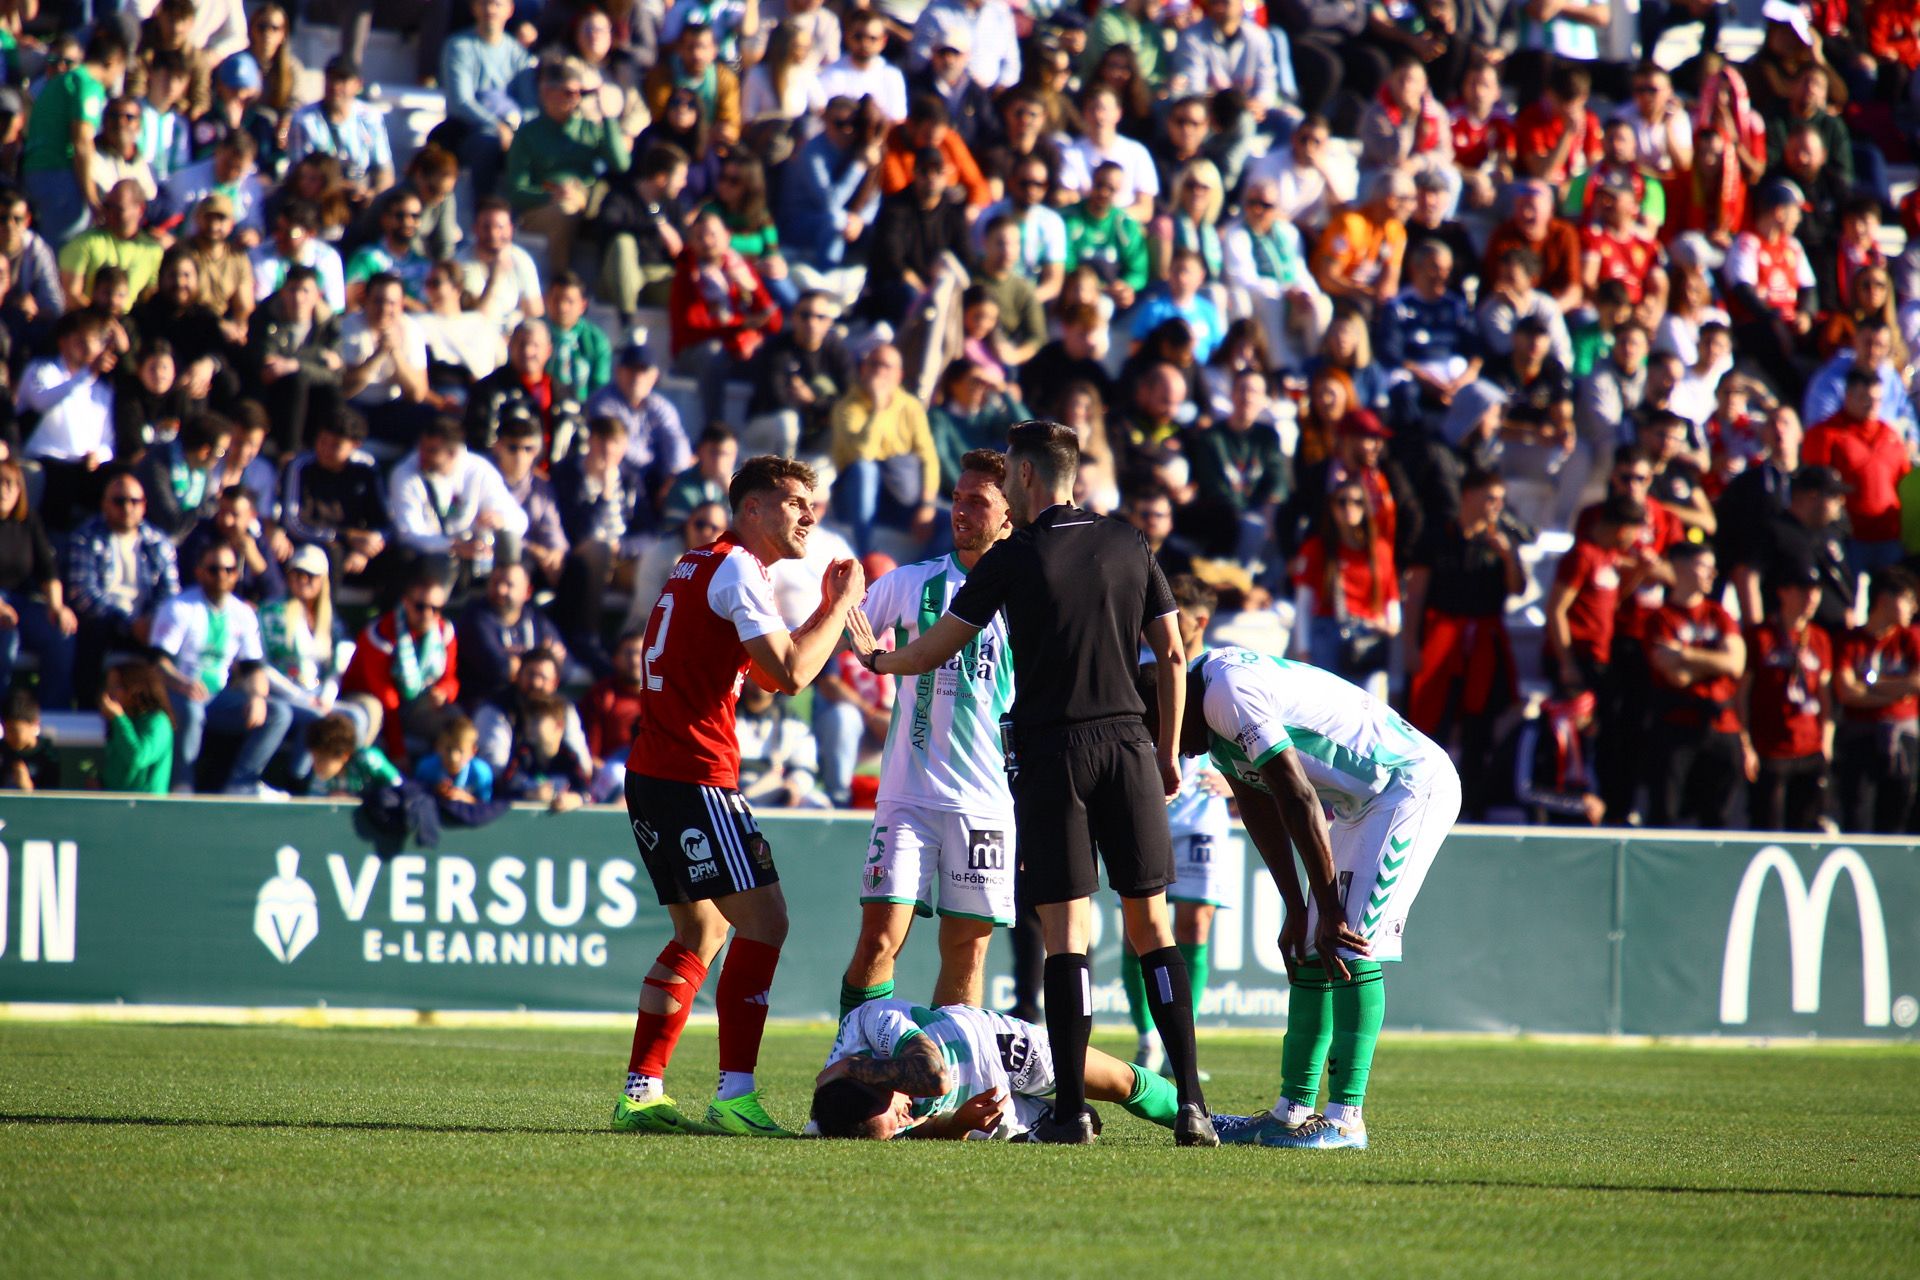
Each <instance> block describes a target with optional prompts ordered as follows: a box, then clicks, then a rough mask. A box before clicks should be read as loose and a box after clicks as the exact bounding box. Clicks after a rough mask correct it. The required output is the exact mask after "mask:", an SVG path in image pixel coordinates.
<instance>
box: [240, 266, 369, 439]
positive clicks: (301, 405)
mask: <svg viewBox="0 0 1920 1280" xmlns="http://www.w3.org/2000/svg"><path fill="white" fill-rule="evenodd" d="M339 347H340V321H339V319H338V318H337V317H335V316H333V315H330V314H328V313H327V311H326V310H325V308H324V306H323V302H322V298H321V296H320V277H319V276H318V275H317V274H316V273H315V272H314V270H313V268H311V267H294V268H292V269H291V270H289V271H288V272H287V277H286V280H285V282H284V283H283V284H281V286H280V287H279V288H278V289H277V290H275V291H274V293H273V295H272V296H271V297H269V298H268V299H267V300H266V301H265V302H264V303H262V304H261V305H260V306H259V307H256V308H255V309H254V311H253V314H252V315H251V316H250V317H249V319H248V322H247V345H246V352H245V355H244V356H243V357H242V365H243V367H244V368H245V370H246V379H247V383H248V386H249V388H250V389H253V390H255V391H256V392H257V394H259V395H260V396H261V397H262V400H263V403H265V405H266V406H267V410H268V417H269V420H270V421H271V422H272V423H273V436H274V440H275V442H276V443H277V444H278V446H279V450H278V451H279V453H280V455H281V456H282V457H288V458H290V457H292V456H293V454H295V453H297V452H298V451H299V450H300V449H301V448H302V447H303V446H304V445H306V444H307V443H308V439H307V437H308V424H309V423H310V422H314V421H320V422H324V421H326V414H327V413H328V412H330V411H331V410H332V408H333V406H334V405H335V404H337V403H338V402H339V399H340V373H341V370H342V369H343V368H344V362H343V361H342V359H341V356H340V350H339Z"/></svg>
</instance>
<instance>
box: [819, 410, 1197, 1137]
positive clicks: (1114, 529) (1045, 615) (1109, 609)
mask: <svg viewBox="0 0 1920 1280" xmlns="http://www.w3.org/2000/svg"><path fill="white" fill-rule="evenodd" d="M1079 466H1080V449H1079V445H1078V443H1077V442H1076V440H1075V438H1074V433H1073V430H1072V428H1070V427H1066V426H1062V425H1061V424H1059V423H1057V422H1023V423H1021V424H1020V425H1018V426H1016V427H1014V428H1013V430H1012V431H1011V432H1010V433H1009V434H1008V450H1007V505H1008V508H1009V512H1010V514H1011V515H1012V518H1013V523H1014V525H1015V526H1016V529H1015V532H1014V534H1013V536H1012V537H1010V538H1008V539H1006V540H1005V541H1003V542H1001V543H999V544H997V545H996V546H994V547H993V548H992V549H990V550H989V551H988V552H987V553H986V555H984V556H982V557H981V558H980V563H979V564H977V565H975V566H974V568H973V571H972V572H971V573H969V574H968V575H967V581H966V583H965V585H964V586H962V587H961V588H960V590H959V591H958V592H957V593H956V594H955V595H954V597H953V604H952V607H951V608H949V609H948V611H947V613H946V615H945V616H944V617H942V618H941V619H940V620H939V621H938V622H936V623H935V624H934V625H933V626H932V627H930V628H928V629H927V630H926V631H924V632H922V633H921V635H920V638H919V639H917V640H915V641H914V642H913V643H912V644H910V645H908V646H907V647H906V648H905V649H902V650H900V651H899V652H897V653H879V652H876V651H872V650H868V651H867V652H866V653H863V654H862V655H861V658H862V661H863V662H864V663H865V664H866V665H867V666H868V667H869V668H870V669H871V670H874V671H878V672H882V673H885V674H888V675H918V674H921V673H923V672H927V671H932V670H934V669H936V668H937V667H939V666H940V665H941V664H942V663H944V662H945V661H947V659H949V658H951V657H952V656H953V655H954V654H956V653H958V652H959V651H960V649H961V648H962V647H963V646H964V645H965V644H966V643H967V642H968V641H969V640H971V639H973V637H974V634H975V633H976V632H978V631H979V630H981V629H982V628H983V627H985V626H986V625H987V624H988V623H989V622H991V621H992V620H993V615H994V614H995V613H997V612H1000V611H1002V610H1004V611H1005V612H1006V616H1007V634H1008V638H1009V640H1010V642H1011V644H1012V647H1013V669H1014V703H1013V714H1012V725H1011V729H1010V734H1009V737H1010V740H1009V742H1008V744H1007V767H1008V770H1009V773H1010V774H1011V777H1012V784H1013V806H1014V822H1015V825H1016V828H1017V829H1018V831H1019V835H1020V854H1021V866H1020V872H1019V874H1020V875H1021V876H1022V877H1023V880H1024V883H1023V885H1022V888H1023V890H1024V893H1025V897H1026V899H1027V900H1028V901H1030V902H1033V903H1035V904H1036V905H1037V906H1038V907H1039V911H1040V923H1041V928H1042V930H1043V932H1044V933H1045V936H1046V944H1047V968H1046V998H1047V1033H1048V1036H1049V1037H1050V1038H1051V1040H1052V1041H1053V1062H1054V1073H1055V1076H1056V1078H1057V1082H1058V1083H1057V1085H1056V1087H1055V1090H1054V1100H1053V1111H1052V1114H1051V1115H1050V1116H1048V1117H1047V1118H1046V1119H1043V1120H1042V1121H1041V1122H1040V1123H1039V1124H1038V1125H1036V1126H1035V1128H1034V1136H1035V1138H1037V1139H1038V1140H1039V1141H1042V1142H1066V1143H1087V1142H1092V1141H1093V1137H1094V1129H1093V1117H1092V1116H1091V1114H1090V1113H1089V1112H1088V1111H1087V1107H1086V1059H1087V1038H1088V1036H1089V1034H1090V1033H1091V1032H1092V1030H1093V999H1092V971H1091V970H1090V969H1089V967H1088V965H1087V945H1088V942H1089V939H1090V936H1091V930H1092V920H1093V903H1092V898H1093V894H1094V891H1095V890H1096V889H1098V888H1099V887H1100V872H1099V868H1098V867H1097V865H1096V864H1095V861H1094V851H1095V849H1096V848H1097V849H1098V850H1099V854H1100V857H1101V858H1102V859H1104V860H1105V862H1106V864H1107V880H1108V882H1109V883H1110V884H1111V885H1112V886H1113V888H1114V890H1115V892H1117V893H1118V894H1119V895H1120V900H1121V906H1122V914H1123V916H1124V919H1125V923H1126V932H1127V941H1128V942H1129V943H1131V944H1132V946H1133V949H1134V952H1135V954H1137V955H1138V956H1139V957H1140V965H1141V968H1142V969H1143V970H1144V971H1145V977H1146V983H1147V1003H1148V1006H1149V1008H1150V1009H1151V1011H1152V1014H1153V1022H1154V1026H1155V1027H1157V1028H1158V1029H1159V1031H1160V1038H1161V1040H1163V1041H1164V1042H1165V1044H1166V1048H1167V1060H1168V1063H1169V1065H1170V1066H1171V1068H1172V1070H1173V1072H1174V1083H1175V1084H1176V1085H1177V1086H1178V1089H1179V1094H1180V1114H1179V1116H1178V1117H1177V1119H1176V1122H1175V1125H1174V1139H1175V1141H1176V1142H1178V1143H1179V1144H1180V1145H1181V1146H1208V1147H1210V1146H1217V1145H1218V1144H1219V1139H1218V1138H1217V1137H1215V1136H1214V1131H1213V1122H1212V1121H1211V1120H1210V1119H1209V1118H1208V1116H1207V1109H1206V1101H1205V1099H1204V1098H1202V1097H1201V1094H1200V1078H1199V1069H1198V1067H1197V1066H1196V1064H1195V1061H1194V1037H1193V992H1192V987H1191V985H1190V981H1189V978H1188V974H1187V963H1186V961H1185V960H1184V959H1183V958H1182V957H1181V955H1180V952H1179V951H1178V950H1177V949H1176V948H1175V947H1174V944H1173V931H1172V929H1171V927H1170V926H1169V925H1168V922H1167V896H1166V888H1167V886H1168V885H1169V884H1172V883H1173V879H1174V866H1173V841H1172V839H1171V838H1170V837H1169V835H1168V834H1167V811H1166V797H1167V796H1170V795H1172V794H1173V793H1174V792H1175V791H1177V790H1179V788H1180V767H1179V760H1178V757H1177V755H1176V750H1177V742H1176V740H1175V737H1174V736H1173V735H1169V737H1168V740H1167V741H1166V742H1165V743H1164V744H1162V745H1160V746H1158V747H1156V746H1155V744H1154V741H1153V738H1152V736H1151V735H1150V734H1149V733H1148V732H1147V728H1146V722H1145V721H1144V720H1143V719H1142V715H1143V713H1144V712H1145V710H1146V708H1145V706H1144V704H1143V703H1142V702H1141V700H1140V695H1139V693H1138V692H1137V691H1136V689H1135V686H1134V678H1135V674H1136V672H1137V671H1138V669H1139V655H1140V641H1141V638H1142V636H1144V637H1145V639H1146V641H1147V644H1148V645H1149V646H1150V647H1151V648H1152V650H1153V654H1154V657H1155V658H1156V659H1158V661H1159V667H1158V670H1159V671H1160V673H1161V675H1162V679H1161V680H1160V682H1159V686H1158V693H1159V704H1160V705H1159V711H1160V723H1161V724H1179V723H1180V718H1181V713H1182V710H1183V707H1182V704H1183V702H1184V701H1185V696H1186V681H1185V680H1184V679H1181V678H1180V673H1182V672H1183V671H1184V670H1185V668H1186V663H1185V661H1184V655H1183V653H1182V651H1181V648H1180V632H1179V628H1178V626H1177V621H1178V619H1177V614H1176V610H1175V607H1174V602H1173V594H1172V592H1170V591H1169V590H1168V589H1167V581H1166V578H1165V577H1163V576H1162V575H1161V572H1160V569H1159V567H1158V566H1157V565H1156V564H1155V563H1154V560H1153V552H1152V551H1151V550H1150V549H1149V548H1148V546H1147V543H1146V540H1145V539H1144V538H1142V537H1141V536H1140V534H1139V532H1138V531H1137V530H1135V529H1134V528H1133V527H1132V526H1131V525H1127V524H1124V523H1122V522H1121V521H1119V520H1114V519H1110V518H1108V517H1105V516H1098V515H1095V514H1093V513H1092V512H1090V511H1084V510H1082V509H1080V508H1078V507H1076V506H1074V505H1073V501H1072V496H1073V480H1074V475H1075V473H1076V472H1077V471H1078V470H1079ZM865 631H866V628H865V627H864V626H856V628H855V633H856V645H861V646H863V645H864V644H865V643H869V642H867V641H864V640H863V639H861V638H859V633H861V632H865Z"/></svg>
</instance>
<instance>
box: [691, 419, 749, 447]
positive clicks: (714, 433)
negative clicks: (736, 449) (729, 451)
mask: <svg viewBox="0 0 1920 1280" xmlns="http://www.w3.org/2000/svg"><path fill="white" fill-rule="evenodd" d="M738 439H739V437H738V436H736V435H734V434H733V432H732V430H730V429H729V428H728V427H726V426H725V425H724V424H722V423H718V422H709V423H708V424H707V425H706V426H704V427H702V428H700V434H699V435H697V436H695V437H694V438H693V447H694V448H696V449H698V448H699V447H700V446H701V445H703V444H725V443H727V442H728V441H729V440H738Z"/></svg>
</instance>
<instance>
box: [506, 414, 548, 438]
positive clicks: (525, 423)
mask: <svg viewBox="0 0 1920 1280" xmlns="http://www.w3.org/2000/svg"><path fill="white" fill-rule="evenodd" d="M539 438H540V424H539V423H537V422H535V421H534V420H533V418H532V417H531V416H530V415H529V414H526V413H513V414H508V415H507V416H505V417H503V418H501V419H500V428H499V430H498V432H497V433H496V434H495V439H498V440H538V439H539Z"/></svg>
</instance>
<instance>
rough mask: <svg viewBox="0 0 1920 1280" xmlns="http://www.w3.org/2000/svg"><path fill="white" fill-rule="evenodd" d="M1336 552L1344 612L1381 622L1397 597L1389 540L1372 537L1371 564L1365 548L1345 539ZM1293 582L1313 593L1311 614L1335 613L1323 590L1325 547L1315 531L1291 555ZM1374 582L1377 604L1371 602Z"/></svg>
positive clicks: (1324, 588) (1365, 620)
mask: <svg viewBox="0 0 1920 1280" xmlns="http://www.w3.org/2000/svg"><path fill="white" fill-rule="evenodd" d="M1339 555H1340V594H1341V595H1343V596H1344V597H1346V602H1347V616H1348V617H1349V618H1352V619H1353V620H1354V621H1356V622H1369V623H1372V624H1373V625H1374V626H1381V625H1384V624H1385V622H1386V620H1387V606H1388V605H1390V604H1392V603H1393V602H1394V601H1396V600H1398V599H1399V598H1400V583H1399V581H1398V575H1396V574H1395V573H1394V571H1393V544H1392V543H1389V542H1388V541H1386V539H1384V538H1376V539H1375V540H1374V545H1373V556H1372V557H1371V558H1372V564H1371V565H1369V564H1368V556H1367V553H1366V552H1364V551H1361V550H1358V549H1357V548H1354V547H1349V546H1347V545H1346V544H1345V543H1342V544H1341V545H1340V551H1339ZM1369 568H1371V569H1372V572H1371V573H1369V572H1368V569H1369ZM1293 582H1294V585H1295V586H1298V587H1306V588H1308V589H1309V590H1311V591H1312V592H1313V593H1314V598H1313V616H1314V617H1316V618H1332V617H1335V616H1337V615H1336V613H1335V611H1334V607H1333V599H1332V597H1331V596H1330V595H1329V594H1328V592H1327V547H1326V544H1325V543H1324V542H1322V541H1321V540H1320V538H1319V536H1318V535H1315V536H1314V537H1311V538H1308V539H1307V540H1306V542H1304V543H1302V544H1301V547H1300V553H1299V554H1298V555H1296V556H1294V558H1293ZM1376 582H1378V583H1379V586H1380V604H1379V606H1378V607H1377V608H1376V607H1375V605H1374V603H1373V593H1374V584H1375V583H1376Z"/></svg>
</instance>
